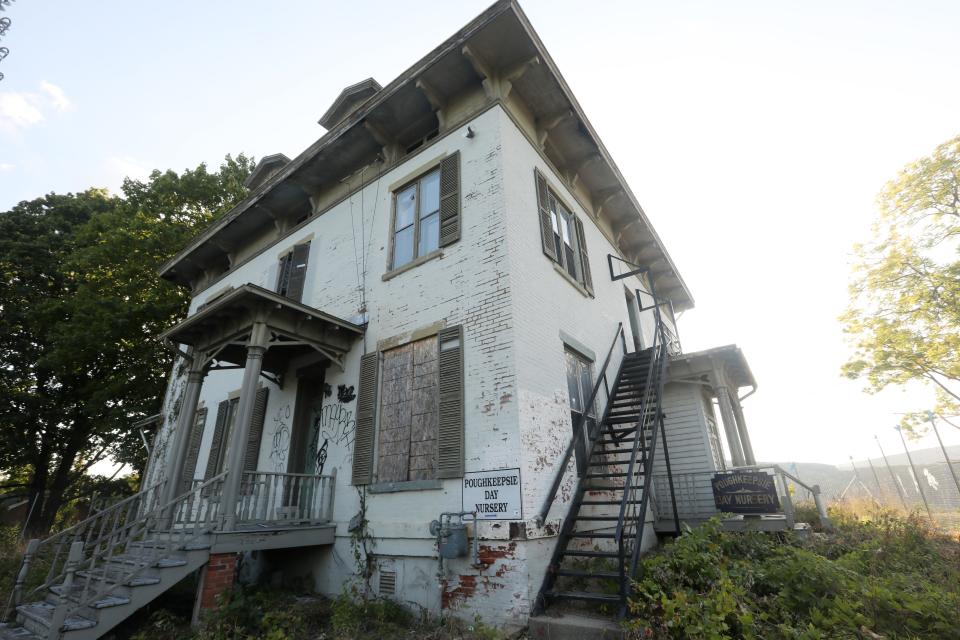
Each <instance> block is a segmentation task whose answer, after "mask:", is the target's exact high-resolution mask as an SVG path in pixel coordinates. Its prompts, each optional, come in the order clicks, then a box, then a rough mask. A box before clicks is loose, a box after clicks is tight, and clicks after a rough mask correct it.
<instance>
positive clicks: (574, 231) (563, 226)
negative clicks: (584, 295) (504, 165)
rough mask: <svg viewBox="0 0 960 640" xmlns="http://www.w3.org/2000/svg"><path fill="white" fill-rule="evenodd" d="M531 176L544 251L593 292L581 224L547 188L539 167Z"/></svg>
mask: <svg viewBox="0 0 960 640" xmlns="http://www.w3.org/2000/svg"><path fill="white" fill-rule="evenodd" d="M534 177H535V182H536V190H537V212H538V216H539V220H540V240H541V244H542V246H543V253H544V254H546V256H547V257H548V258H550V259H551V260H553V261H554V262H556V263H557V264H558V265H559V266H560V267H562V268H563V270H564V271H565V272H566V273H567V275H569V276H570V278H571V279H573V280H574V281H576V282H578V283H579V284H581V285H583V288H584V289H586V290H587V292H588V293H590V294H591V295H592V294H593V277H592V275H591V272H590V260H589V256H588V253H587V241H586V236H585V234H584V232H583V223H582V222H581V221H580V219H579V218H578V217H577V216H575V215H574V214H573V213H571V212H570V210H569V209H568V208H567V207H566V206H565V205H564V204H563V203H562V202H561V201H560V199H559V198H558V197H557V195H556V194H555V193H554V192H553V191H552V190H551V189H550V187H549V185H548V184H547V179H546V178H545V177H544V175H543V174H542V173H540V171H539V170H534Z"/></svg>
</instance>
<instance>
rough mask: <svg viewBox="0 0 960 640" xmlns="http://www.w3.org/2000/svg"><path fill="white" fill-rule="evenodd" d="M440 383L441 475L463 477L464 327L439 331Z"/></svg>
mask: <svg viewBox="0 0 960 640" xmlns="http://www.w3.org/2000/svg"><path fill="white" fill-rule="evenodd" d="M437 342H438V351H439V354H438V358H437V369H438V378H439V385H440V394H439V402H438V405H439V424H438V429H437V439H438V443H437V444H438V451H439V455H438V456H437V477H438V478H461V477H463V458H464V442H463V391H464V385H463V327H462V326H456V327H449V328H447V329H443V330H442V331H440V332H439V333H438V334H437Z"/></svg>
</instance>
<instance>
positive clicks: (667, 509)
mask: <svg viewBox="0 0 960 640" xmlns="http://www.w3.org/2000/svg"><path fill="white" fill-rule="evenodd" d="M732 471H763V472H766V473H768V474H770V475H772V476H773V477H774V483H775V485H776V487H777V494H778V495H779V497H780V505H781V507H782V509H783V516H784V519H785V520H786V523H787V526H788V527H790V528H792V527H793V525H794V524H795V522H796V512H795V509H794V505H793V496H792V495H791V494H790V490H789V485H788V481H792V482H793V483H795V484H796V485H797V486H799V487H802V488H804V489H806V490H807V491H809V492H810V495H811V496H813V501H814V504H815V505H816V507H817V515H818V517H819V520H820V525H821V526H822V527H823V528H825V529H830V528H831V526H832V525H831V522H830V518H829V516H828V515H827V510H826V506H825V504H824V502H823V498H822V496H821V494H820V487H819V485H815V484H814V485H810V484H807V483H805V482H803V481H802V480H800V479H799V478H797V477H796V476H794V475H793V474H791V473H789V472H787V471H786V470H784V469H783V468H782V467H780V466H779V465H775V464H770V465H750V466H743V467H732V468H728V469H724V470H722V471H697V472H693V473H673V474H672V476H673V489H674V494H675V495H676V511H677V513H676V515H677V516H678V517H679V519H680V520H690V521H695V522H700V521H702V520H707V519H709V518H712V517H714V516H716V515H719V514H720V513H721V512H720V510H719V509H717V507H716V505H715V504H714V501H713V489H712V488H711V479H712V478H713V475H714V474H715V473H727V472H732ZM669 479H670V478H669V477H668V476H667V475H666V474H658V475H655V476H654V477H653V492H654V495H655V496H661V497H662V496H667V495H669V491H670V489H669V485H668V482H669ZM657 518H658V519H660V520H668V519H673V518H674V512H673V508H672V506H671V504H670V502H669V501H665V500H658V501H657Z"/></svg>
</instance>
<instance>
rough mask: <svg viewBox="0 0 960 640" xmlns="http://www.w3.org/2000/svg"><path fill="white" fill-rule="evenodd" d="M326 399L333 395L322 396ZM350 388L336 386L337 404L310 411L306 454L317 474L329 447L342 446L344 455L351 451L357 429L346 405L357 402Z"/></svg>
mask: <svg viewBox="0 0 960 640" xmlns="http://www.w3.org/2000/svg"><path fill="white" fill-rule="evenodd" d="M325 395H327V396H328V397H329V396H331V395H333V394H332V393H330V394H325ZM356 397H357V395H356V393H355V392H354V387H353V386H347V385H345V384H341V385H338V386H337V401H336V402H331V403H329V404H327V405H325V406H320V407H317V408H315V409H314V410H313V421H312V422H313V428H312V429H311V434H310V451H309V453H308V455H309V456H310V459H311V460H312V461H313V463H314V465H315V466H314V468H315V469H316V470H317V473H319V474H322V473H323V467H324V465H325V464H326V462H327V452H328V450H329V448H330V446H331V445H334V446H341V447H344V448H345V449H346V451H347V455H348V456H349V455H350V452H351V450H352V448H353V437H354V432H355V431H356V429H357V420H356V415H355V413H354V412H353V411H352V410H351V409H349V408H347V406H346V404H347V403H350V402H352V401H353V400H354V399H356Z"/></svg>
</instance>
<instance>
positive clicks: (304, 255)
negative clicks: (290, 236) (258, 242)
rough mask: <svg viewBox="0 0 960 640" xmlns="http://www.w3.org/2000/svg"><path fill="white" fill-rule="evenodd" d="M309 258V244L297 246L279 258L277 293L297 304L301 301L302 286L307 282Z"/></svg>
mask: <svg viewBox="0 0 960 640" xmlns="http://www.w3.org/2000/svg"><path fill="white" fill-rule="evenodd" d="M309 257H310V243H309V242H304V243H303V244H298V245H296V246H295V247H294V248H293V249H291V250H290V251H288V252H287V253H285V254H283V255H282V256H280V269H279V273H278V274H277V293H279V294H280V295H282V296H284V297H287V298H290V299H291V300H296V301H297V302H300V301H301V300H302V299H303V285H304V283H305V282H306V280H307V259H308V258H309Z"/></svg>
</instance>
